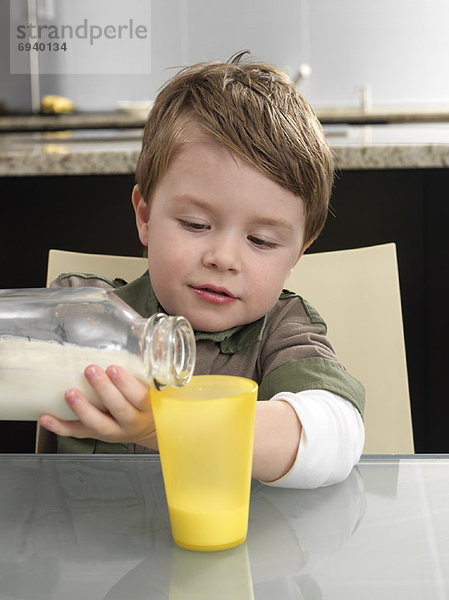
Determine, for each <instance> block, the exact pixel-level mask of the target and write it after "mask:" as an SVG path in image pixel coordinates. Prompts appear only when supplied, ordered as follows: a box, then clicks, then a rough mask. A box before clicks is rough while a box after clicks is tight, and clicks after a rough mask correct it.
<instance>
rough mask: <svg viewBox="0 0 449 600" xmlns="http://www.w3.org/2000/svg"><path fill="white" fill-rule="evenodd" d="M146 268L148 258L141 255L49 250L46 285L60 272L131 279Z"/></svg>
mask: <svg viewBox="0 0 449 600" xmlns="http://www.w3.org/2000/svg"><path fill="white" fill-rule="evenodd" d="M147 268H148V260H147V259H146V258H143V257H142V256H117V255H107V254H87V253H84V252H68V251H66V250H49V252H48V266H47V283H46V285H47V287H48V286H49V285H50V283H51V282H52V281H53V280H54V279H56V277H57V276H58V275H59V274H60V273H69V272H75V273H93V274H96V275H103V277H108V278H110V279H114V278H115V277H121V278H122V279H125V280H126V281H133V279H137V277H140V275H142V273H144V271H145V269H147Z"/></svg>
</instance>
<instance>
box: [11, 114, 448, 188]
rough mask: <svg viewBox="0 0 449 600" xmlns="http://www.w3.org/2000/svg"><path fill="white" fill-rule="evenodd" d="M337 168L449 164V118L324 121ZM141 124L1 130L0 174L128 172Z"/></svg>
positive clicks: (135, 154) (137, 148) (132, 165)
mask: <svg viewBox="0 0 449 600" xmlns="http://www.w3.org/2000/svg"><path fill="white" fill-rule="evenodd" d="M325 133H326V136H327V139H328V141H329V144H330V146H331V148H332V149H333V152H334V154H335V159H336V166H337V169H341V170H344V169H393V168H395V169H411V168H444V167H449V123H407V124H405V123H404V124H389V125H332V124H331V125H325ZM141 136H142V129H141V128H134V129H91V130H89V129H86V130H81V129H80V130H73V131H53V132H51V131H47V132H35V133H1V134H0V176H3V177H5V176H31V175H89V174H96V175H102V174H131V173H133V172H134V170H135V166H136V163H137V159H138V156H139V152H140V145H141Z"/></svg>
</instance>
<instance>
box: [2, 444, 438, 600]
mask: <svg viewBox="0 0 449 600" xmlns="http://www.w3.org/2000/svg"><path fill="white" fill-rule="evenodd" d="M0 531H1V536H0V600H12V599H18V598H20V599H21V598H24V599H28V598H32V599H33V600H41V599H42V600H44V599H45V600H53V599H55V600H56V599H57V600H61V599H62V600H72V599H73V600H74V599H75V598H76V599H77V600H79V598H83V600H94V599H95V600H96V599H99V600H100V599H106V600H118V599H121V600H128V599H129V600H140V599H144V598H145V599H148V598H149V599H153V598H154V599H163V598H169V599H171V600H174V599H176V600H179V599H183V600H188V599H189V600H190V599H193V598H195V599H196V600H201V599H203V598H204V599H206V598H207V599H208V600H215V599H218V600H221V599H229V600H231V599H232V600H240V599H245V600H250V599H253V598H255V599H257V600H262V599H263V600H265V599H266V600H268V599H270V600H273V599H281V600H282V599H284V598H285V599H290V598H292V599H303V598H304V599H307V600H315V599H316V600H318V599H321V598H324V599H340V598H342V599H343V598H344V599H345V600H351V599H354V600H355V599H360V598H363V599H364V600H371V599H374V598H376V600H378V599H379V598H394V599H395V600H396V599H400V600H401V599H402V598H403V599H404V600H405V599H407V600H415V599H416V600H418V599H419V600H422V599H427V598H429V599H437V600H443V599H448V598H449V456H439V457H437V456H435V457H431V456H425V457H424V456H423V457H420V456H414V457H400V456H395V457H391V456H390V457H381V456H379V457H376V456H373V457H364V458H362V460H361V462H360V464H359V465H358V466H357V467H356V468H355V469H354V470H353V471H352V473H351V475H350V476H349V478H348V479H347V480H346V481H345V482H343V483H341V484H338V485H334V486H330V487H328V488H321V489H318V490H290V489H280V488H273V487H268V486H265V485H263V484H261V483H259V482H257V481H254V482H253V484H252V492H251V503H250V517H249V531H248V538H247V540H246V542H245V543H244V544H242V545H241V546H239V547H237V548H234V549H231V550H225V551H221V552H215V553H198V552H191V551H188V550H182V549H181V548H178V547H176V546H175V545H174V544H173V541H172V538H171V531H170V523H169V518H168V511H167V505H166V501H165V493H164V487H163V480H162V474H161V468H160V463H159V459H158V458H157V457H154V456H148V455H146V456H145V455H143V456H136V455H134V456H116V455H109V456H96V457H94V456H74V455H66V456H61V455H59V456H57V455H54V456H50V455H49V456H45V455H38V456H35V455H1V456H0Z"/></svg>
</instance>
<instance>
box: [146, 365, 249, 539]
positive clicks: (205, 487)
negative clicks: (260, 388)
mask: <svg viewBox="0 0 449 600" xmlns="http://www.w3.org/2000/svg"><path fill="white" fill-rule="evenodd" d="M150 395H151V401H152V407H153V413H154V419H155V423H156V432H157V439H158V443H159V451H160V456H161V463H162V472H163V476H164V484H165V491H166V494H167V503H168V508H169V512H170V522H171V527H172V534H173V539H174V541H175V542H176V544H178V546H181V547H183V548H188V549H189V550H203V551H204V550H223V549H225V548H231V547H233V546H237V545H238V544H241V543H242V542H243V541H244V540H245V539H246V534H247V529H248V511H249V495H250V487H251V468H252V455H253V441H254V420H255V410H256V401H257V384H256V383H255V382H254V381H251V380H250V379H245V378H243V377H233V376H227V375H201V376H195V377H192V379H191V381H190V383H188V384H187V385H185V386H184V387H180V388H166V389H165V390H162V391H156V390H153V389H152V390H151V391H150Z"/></svg>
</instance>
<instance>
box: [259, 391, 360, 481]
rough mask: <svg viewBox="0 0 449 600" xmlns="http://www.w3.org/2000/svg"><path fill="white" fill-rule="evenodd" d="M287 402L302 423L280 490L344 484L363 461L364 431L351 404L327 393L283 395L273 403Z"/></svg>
mask: <svg viewBox="0 0 449 600" xmlns="http://www.w3.org/2000/svg"><path fill="white" fill-rule="evenodd" d="M279 400H282V401H284V402H288V404H290V406H291V407H292V408H293V409H294V411H295V412H296V414H297V416H298V419H299V420H300V421H301V425H302V432H301V440H300V443H299V448H298V453H297V455H296V459H295V462H294V464H293V466H292V467H291V469H290V470H289V471H288V472H287V473H286V474H285V475H283V476H282V477H280V478H279V479H276V480H275V481H270V482H266V481H263V482H262V483H264V484H266V485H271V486H277V487H289V488H301V489H313V488H318V487H323V486H327V485H332V484H334V483H338V482H340V481H343V480H345V479H346V478H347V477H348V475H349V473H350V472H351V470H352V468H353V467H354V465H356V464H357V462H358V461H359V459H360V456H361V454H362V450H363V445H364V443H365V430H364V426H363V421H362V418H361V416H360V413H359V411H358V410H357V409H356V408H355V406H354V405H353V404H351V402H349V401H348V400H346V399H345V398H342V397H341V396H338V395H337V394H334V393H332V392H328V391H326V390H307V391H304V392H298V393H292V392H280V393H278V394H276V395H275V396H273V397H272V398H271V400H270V402H274V401H279Z"/></svg>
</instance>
